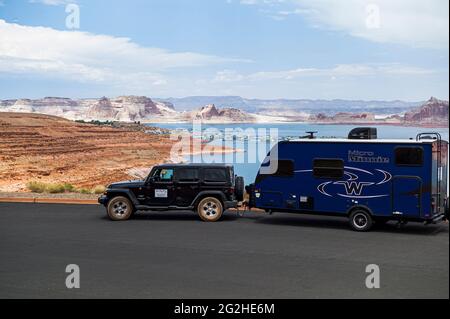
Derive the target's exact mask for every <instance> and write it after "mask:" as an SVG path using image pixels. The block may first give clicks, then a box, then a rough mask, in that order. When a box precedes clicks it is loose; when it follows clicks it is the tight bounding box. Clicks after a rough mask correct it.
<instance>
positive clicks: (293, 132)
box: [148, 123, 449, 184]
mask: <svg viewBox="0 0 450 319" xmlns="http://www.w3.org/2000/svg"><path fill="white" fill-rule="evenodd" d="M148 125H150V126H157V127H161V128H167V129H180V130H188V131H190V132H192V130H193V128H192V124H189V123H181V124H180V123H176V124H172V123H171V124H162V123H154V124H148ZM355 126H356V125H318V124H304V123H276V124H203V125H202V127H201V130H202V131H204V130H211V129H214V130H216V131H217V132H221V133H222V134H223V133H224V132H225V130H226V129H230V128H232V129H236V128H240V129H243V130H246V129H251V128H253V129H255V130H257V129H265V130H266V132H267V134H268V133H269V130H270V129H271V128H272V129H273V128H276V129H277V130H278V137H279V138H287V137H290V138H293V137H300V136H304V135H306V132H307V131H316V132H318V133H317V134H316V135H317V136H318V137H337V138H339V137H341V138H345V137H347V135H348V132H349V131H350V130H351V129H352V128H354V127H355ZM372 127H376V128H377V130H378V138H382V139H385V138H387V139H409V138H413V139H415V137H416V135H417V134H418V133H421V132H438V133H440V134H441V135H442V138H443V139H445V140H447V141H448V136H449V134H448V128H435V129H433V128H423V127H404V126H391V125H380V126H372ZM208 135H209V134H208ZM210 143H211V144H213V145H222V144H224V143H225V145H227V146H228V145H229V144H227V143H231V145H233V146H234V147H236V148H239V149H244V150H245V153H246V154H245V155H244V153H241V154H240V159H241V160H242V157H245V159H244V162H243V163H242V161H241V163H239V162H237V158H236V154H235V155H234V158H233V160H232V162H233V164H234V167H235V173H236V174H237V175H240V176H244V178H245V183H246V184H249V183H251V182H253V181H254V179H255V176H256V173H257V172H258V169H259V166H260V162H261V161H262V160H263V159H264V158H263V156H261V158H259V157H256V161H252V162H250V163H249V162H248V156H249V153H255V152H258V151H260V152H264V154H265V153H266V151H268V150H269V149H270V145H269V144H270V142H264V143H260V144H258V147H259V148H260V149H256V150H255V149H253V148H252V147H249V142H248V141H234V142H233V141H230V140H227V141H224V140H223V139H222V138H218V137H217V136H216V138H215V140H213V141H211V142H210ZM261 145H262V146H261ZM230 156H231V155H228V158H225V157H223V156H220V157H219V156H214V157H213V160H214V161H215V162H231V161H230ZM209 159H210V160H211V158H209ZM186 160H187V161H189V162H193V163H201V162H204V160H203V158H202V155H197V156H191V157H190V158H186Z"/></svg>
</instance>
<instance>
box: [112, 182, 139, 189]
mask: <svg viewBox="0 0 450 319" xmlns="http://www.w3.org/2000/svg"><path fill="white" fill-rule="evenodd" d="M144 184H145V181H143V180H134V181H122V182H117V183H112V184H110V185H108V188H134V187H142V186H144Z"/></svg>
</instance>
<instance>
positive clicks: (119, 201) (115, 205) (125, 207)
mask: <svg viewBox="0 0 450 319" xmlns="http://www.w3.org/2000/svg"><path fill="white" fill-rule="evenodd" d="M106 211H107V213H108V216H109V218H111V219H112V220H127V219H128V218H130V216H131V215H132V214H133V204H132V203H131V201H130V200H129V199H128V198H126V197H123V196H117V197H114V198H113V199H111V200H110V201H109V203H108V207H107V208H106Z"/></svg>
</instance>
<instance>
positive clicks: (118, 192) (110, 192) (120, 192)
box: [108, 188, 139, 206]
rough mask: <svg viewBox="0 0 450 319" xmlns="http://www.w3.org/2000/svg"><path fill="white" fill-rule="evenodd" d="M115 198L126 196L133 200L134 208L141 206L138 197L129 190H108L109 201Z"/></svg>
mask: <svg viewBox="0 0 450 319" xmlns="http://www.w3.org/2000/svg"><path fill="white" fill-rule="evenodd" d="M115 196H126V197H128V198H129V199H130V200H131V202H132V203H133V205H134V206H136V205H139V201H138V200H137V198H136V196H135V195H134V194H133V192H132V191H130V190H129V189H122V188H111V189H108V197H109V200H111V199H112V198H114V197H115Z"/></svg>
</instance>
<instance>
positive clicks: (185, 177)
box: [175, 167, 200, 207]
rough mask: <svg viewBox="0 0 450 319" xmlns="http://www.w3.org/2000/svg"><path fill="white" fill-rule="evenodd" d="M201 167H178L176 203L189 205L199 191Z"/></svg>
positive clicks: (176, 173) (182, 205)
mask: <svg viewBox="0 0 450 319" xmlns="http://www.w3.org/2000/svg"><path fill="white" fill-rule="evenodd" d="M199 188H200V179H199V169H198V168H195V167H181V168H180V167H178V168H177V169H176V171H175V205H177V206H180V207H188V206H189V205H190V204H191V203H192V201H193V200H194V199H195V197H196V196H197V194H198V192H199Z"/></svg>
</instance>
